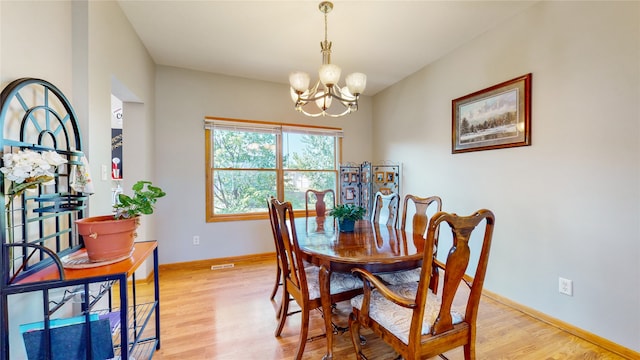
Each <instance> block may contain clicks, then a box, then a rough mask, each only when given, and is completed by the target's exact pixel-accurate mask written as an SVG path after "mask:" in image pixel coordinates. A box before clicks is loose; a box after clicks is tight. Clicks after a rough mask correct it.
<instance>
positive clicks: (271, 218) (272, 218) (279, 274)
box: [267, 196, 282, 318]
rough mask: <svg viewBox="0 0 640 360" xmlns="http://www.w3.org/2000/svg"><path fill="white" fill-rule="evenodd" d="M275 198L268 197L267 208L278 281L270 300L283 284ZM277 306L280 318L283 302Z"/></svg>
mask: <svg viewBox="0 0 640 360" xmlns="http://www.w3.org/2000/svg"><path fill="white" fill-rule="evenodd" d="M273 199H275V197H273V196H271V197H269V198H267V209H268V210H269V223H270V224H271V233H272V234H273V242H274V245H275V249H276V282H275V284H274V285H273V290H272V291H271V296H270V297H269V300H273V299H275V297H276V294H277V292H278V289H279V288H280V286H282V251H281V250H280V248H279V246H278V241H277V238H276V237H277V235H276V227H275V222H276V221H277V220H276V214H275V213H274V212H273V207H272V206H271V201H272V200H273ZM277 308H278V312H277V316H278V318H280V316H281V315H282V302H281V303H280V305H279V306H277Z"/></svg>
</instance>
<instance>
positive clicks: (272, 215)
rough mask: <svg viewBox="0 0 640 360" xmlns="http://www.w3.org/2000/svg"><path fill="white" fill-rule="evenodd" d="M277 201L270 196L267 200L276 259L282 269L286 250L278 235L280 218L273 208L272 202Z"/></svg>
mask: <svg viewBox="0 0 640 360" xmlns="http://www.w3.org/2000/svg"><path fill="white" fill-rule="evenodd" d="M275 199H276V198H275V197H273V196H270V197H268V198H267V209H268V210H269V223H270V224H271V233H272V234H273V242H274V244H275V247H276V257H277V259H278V267H279V268H280V269H282V262H283V259H282V257H283V256H284V255H283V254H284V250H282V247H281V245H280V242H279V241H278V234H277V233H276V222H277V221H278V218H277V215H276V213H275V208H274V207H273V206H271V202H272V201H273V200H275Z"/></svg>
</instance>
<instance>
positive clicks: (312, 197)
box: [304, 189, 336, 217]
mask: <svg viewBox="0 0 640 360" xmlns="http://www.w3.org/2000/svg"><path fill="white" fill-rule="evenodd" d="M327 195H328V196H327ZM304 198H305V214H306V216H307V217H309V206H310V205H314V207H315V213H312V216H313V215H315V216H317V217H322V216H325V215H326V214H327V211H328V210H331V209H333V208H334V207H335V206H336V193H335V192H334V191H333V189H326V190H313V189H309V190H307V191H306V192H305V195H304ZM327 198H328V199H327ZM327 204H329V205H331V208H329V209H327Z"/></svg>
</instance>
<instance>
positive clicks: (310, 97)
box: [298, 85, 360, 104]
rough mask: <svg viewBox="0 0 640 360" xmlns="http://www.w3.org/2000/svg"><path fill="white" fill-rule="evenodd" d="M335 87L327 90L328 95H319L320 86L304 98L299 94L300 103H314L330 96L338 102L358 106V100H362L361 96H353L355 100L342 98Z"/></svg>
mask: <svg viewBox="0 0 640 360" xmlns="http://www.w3.org/2000/svg"><path fill="white" fill-rule="evenodd" d="M335 87H336V86H335V85H334V86H331V87H328V88H325V91H326V93H324V94H322V95H317V94H318V86H317V85H316V86H315V87H314V88H313V91H311V92H309V95H308V96H306V97H302V94H298V101H301V102H312V101H316V100H320V99H322V98H324V97H327V96H330V97H332V98H335V99H336V100H340V101H341V102H343V103H344V102H346V103H350V104H357V102H358V99H359V98H360V95H353V99H347V98H344V97H342V93H340V92H337V91H336V90H335Z"/></svg>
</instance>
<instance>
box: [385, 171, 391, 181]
mask: <svg viewBox="0 0 640 360" xmlns="http://www.w3.org/2000/svg"><path fill="white" fill-rule="evenodd" d="M385 174H386V179H387V182H393V172H390V171H389V172H386V173H385Z"/></svg>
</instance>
